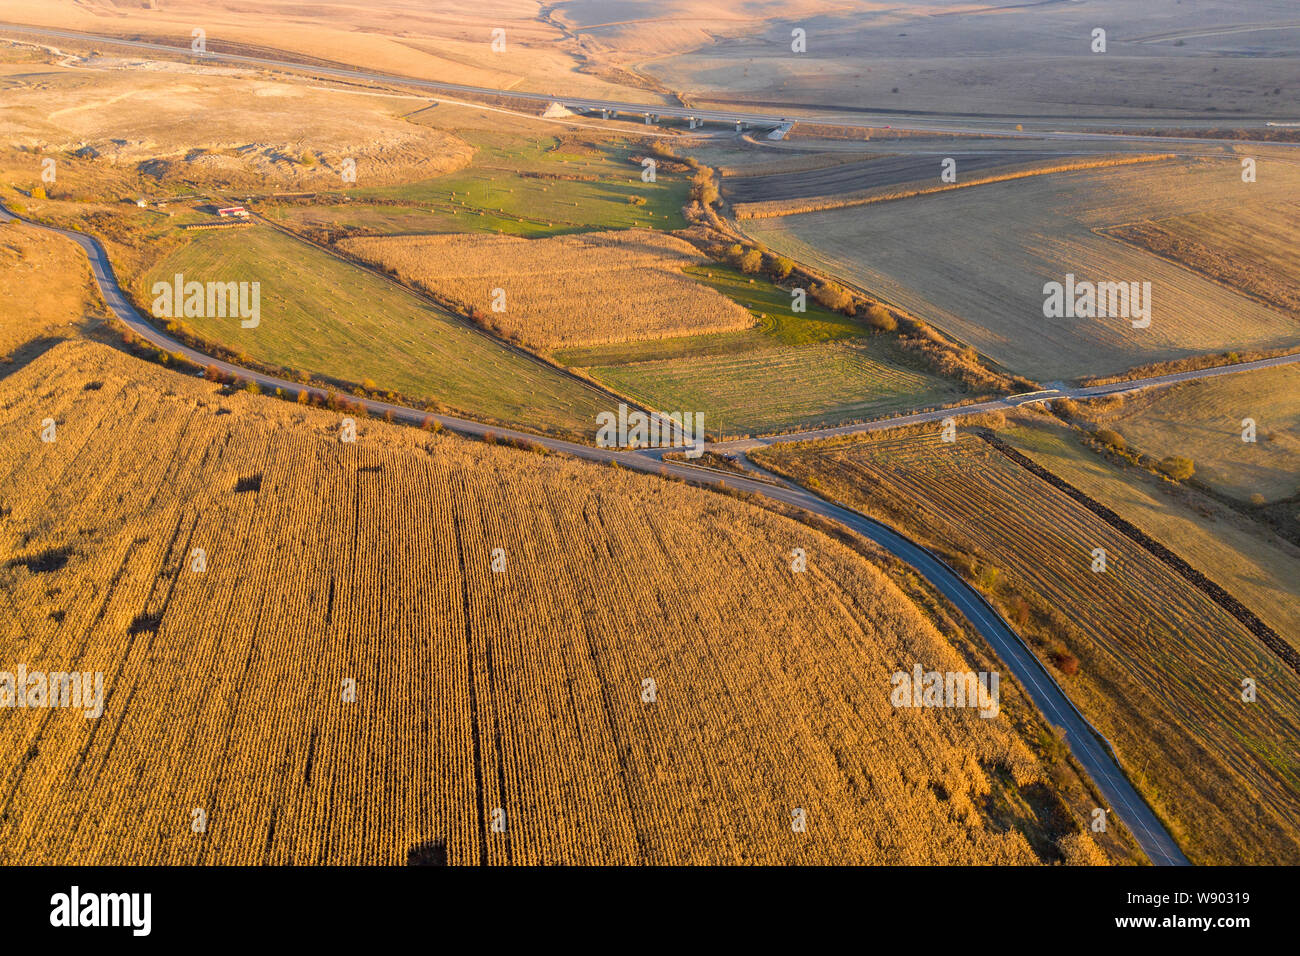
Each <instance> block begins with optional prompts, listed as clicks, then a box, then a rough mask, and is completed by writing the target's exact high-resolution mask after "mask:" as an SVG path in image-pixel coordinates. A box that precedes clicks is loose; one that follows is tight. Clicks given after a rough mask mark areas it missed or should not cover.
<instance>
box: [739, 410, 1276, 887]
mask: <svg viewBox="0 0 1300 956" xmlns="http://www.w3.org/2000/svg"><path fill="white" fill-rule="evenodd" d="M751 455H752V456H753V457H754V458H755V459H756V460H757V461H758V462H759V463H760V464H762V465H763V466H764V467H767V468H771V469H773V470H777V471H779V472H781V473H783V474H787V475H790V476H792V477H794V478H795V480H797V481H799V482H801V483H803V484H808V483H810V482H811V483H812V485H813V486H814V487H817V488H818V489H819V490H820V491H821V493H823V494H825V495H826V496H827V497H830V498H832V499H835V500H838V501H842V502H844V503H846V504H848V505H850V506H851V507H854V508H857V509H858V510H861V511H864V512H866V513H868V514H873V515H876V516H878V517H880V518H881V519H882V520H885V521H887V522H889V523H890V524H892V525H894V526H896V527H899V528H900V529H902V530H903V531H904V532H905V533H907V534H909V535H910V536H912V537H913V538H914V539H916V540H918V541H921V542H922V543H924V544H927V545H928V546H930V547H932V548H934V549H935V550H937V551H939V552H940V553H942V554H945V555H946V556H947V557H948V560H949V561H950V562H951V563H952V564H953V565H954V566H955V567H957V568H958V569H960V570H961V571H962V572H963V574H965V575H966V576H967V577H968V578H969V579H971V580H972V581H973V582H975V583H976V584H977V585H978V586H979V587H980V588H981V589H982V590H984V591H985V592H986V593H987V594H988V595H989V597H990V598H991V600H993V601H994V602H995V603H996V604H998V605H999V607H1000V608H1001V610H1002V612H1003V614H1004V616H1006V618H1007V619H1008V620H1009V621H1011V622H1012V623H1013V625H1014V626H1016V628H1017V630H1019V631H1020V633H1022V634H1023V635H1025V636H1026V638H1027V639H1028V640H1029V641H1030V643H1031V645H1032V646H1034V649H1035V652H1036V653H1038V654H1039V656H1041V657H1042V658H1044V659H1045V660H1047V661H1048V662H1049V663H1050V664H1051V665H1052V666H1053V668H1054V669H1055V670H1056V673H1057V678H1058V680H1059V681H1060V682H1061V684H1062V685H1063V686H1064V688H1065V690H1066V691H1067V693H1069V695H1070V697H1071V698H1072V699H1073V700H1074V701H1075V702H1076V703H1077V704H1078V705H1079V707H1080V708H1081V709H1082V710H1083V712H1084V713H1085V714H1086V715H1087V717H1088V718H1089V719H1090V720H1091V721H1092V722H1093V723H1094V724H1095V725H1096V726H1097V727H1098V728H1099V729H1100V730H1101V732H1102V733H1103V734H1105V735H1106V736H1107V737H1108V738H1110V740H1112V741H1113V742H1114V745H1115V748H1116V750H1117V752H1118V754H1119V759H1120V762H1121V764H1122V765H1123V767H1124V770H1125V772H1126V773H1127V774H1128V776H1129V778H1130V779H1131V780H1132V781H1133V783H1134V785H1135V786H1136V787H1137V789H1138V790H1139V792H1140V793H1141V794H1142V795H1143V796H1144V797H1145V798H1146V800H1147V801H1148V802H1149V803H1150V804H1151V806H1152V808H1153V809H1154V810H1155V811H1156V813H1157V814H1158V815H1159V816H1160V818H1161V820H1162V821H1163V822H1164V823H1165V824H1166V826H1167V827H1168V828H1169V830H1170V832H1171V833H1172V834H1173V835H1174V836H1175V838H1176V839H1177V840H1178V843H1179V845H1180V846H1181V847H1182V848H1183V850H1184V852H1185V853H1186V854H1187V856H1188V858H1189V859H1190V860H1192V862H1193V863H1224V864H1227V863H1290V864H1294V863H1296V862H1297V861H1300V803H1298V802H1297V799H1296V798H1297V793H1298V792H1300V743H1298V742H1300V676H1297V674H1296V673H1295V672H1294V671H1293V670H1291V669H1290V668H1289V667H1288V666H1287V665H1286V664H1285V663H1284V662H1283V661H1282V660H1281V659H1280V658H1279V657H1278V656H1277V655H1276V654H1275V653H1274V652H1273V651H1271V650H1269V649H1268V648H1267V647H1266V646H1265V645H1264V644H1263V643H1262V642H1261V641H1260V639H1259V638H1257V637H1256V636H1255V635H1254V634H1252V633H1251V632H1250V631H1249V630H1247V629H1246V627H1245V626H1244V625H1243V624H1242V623H1240V622H1239V621H1238V620H1237V619H1236V618H1234V617H1233V616H1232V615H1231V614H1229V613H1228V612H1227V611H1226V610H1224V609H1223V608H1222V607H1220V606H1219V605H1218V604H1216V603H1214V602H1213V601H1212V600H1211V599H1210V598H1209V597H1207V596H1206V594H1205V593H1203V592H1202V591H1200V590H1198V589H1197V588H1196V587H1194V586H1193V585H1192V584H1190V583H1189V582H1188V581H1187V580H1185V579H1184V578H1183V577H1180V576H1179V575H1178V574H1177V573H1175V571H1174V570H1172V569H1171V567H1170V566H1169V565H1168V564H1166V563H1164V562H1163V561H1161V560H1160V559H1158V558H1157V557H1155V555H1153V554H1152V553H1151V552H1149V551H1148V550H1145V549H1144V548H1143V547H1141V546H1140V545H1139V544H1138V543H1137V542H1135V541H1134V540H1132V539H1131V538H1130V537H1127V536H1125V535H1124V534H1123V533H1121V532H1120V531H1119V530H1118V529H1117V528H1116V527H1113V526H1112V525H1111V524H1109V523H1107V522H1105V521H1103V520H1102V519H1101V518H1100V517H1099V516H1098V515H1097V514H1095V513H1094V512H1092V511H1090V510H1089V509H1088V508H1086V507H1084V506H1083V505H1082V504H1080V503H1079V502H1078V501H1076V500H1074V499H1072V498H1070V497H1069V496H1067V494H1065V493H1064V492H1063V491H1062V490H1061V489H1060V488H1058V487H1056V486H1054V485H1053V484H1052V483H1050V482H1049V481H1047V480H1044V479H1043V478H1041V477H1039V476H1037V475H1035V474H1034V473H1033V472H1031V471H1029V470H1028V469H1027V468H1025V467H1024V466H1022V465H1020V464H1018V463H1017V462H1015V461H1013V460H1011V459H1010V458H1008V457H1006V456H1005V455H1003V454H1001V453H999V452H998V451H997V450H996V449H995V448H994V447H993V446H991V445H989V444H988V443H986V442H985V441H983V440H981V439H980V438H979V437H977V436H976V435H975V434H973V433H972V432H970V431H961V432H959V436H958V441H957V442H956V443H955V444H946V443H943V442H941V441H940V438H939V428H938V426H937V425H935V426H933V427H931V428H924V429H917V430H913V431H908V432H904V433H901V434H891V433H876V434H875V435H874V436H872V437H871V438H867V439H858V440H835V441H830V442H803V443H793V444H789V445H776V446H771V447H769V448H765V449H762V450H761V451H759V452H756V453H751ZM1097 548H1100V549H1102V550H1103V551H1104V552H1105V557H1106V562H1107V564H1106V570H1105V571H1104V572H1095V571H1093V565H1094V563H1095V561H1096V556H1095V555H1094V553H1093V552H1094V549H1097ZM1204 570H1205V572H1206V573H1209V574H1211V576H1213V575H1214V571H1215V569H1214V568H1207V569H1204ZM1247 677H1249V678H1252V679H1254V680H1255V681H1256V683H1257V687H1258V689H1259V690H1258V699H1257V700H1255V701H1254V702H1251V703H1246V702H1244V701H1243V700H1242V696H1241V692H1242V680H1243V678H1247Z"/></svg>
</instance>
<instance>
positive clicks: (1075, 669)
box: [1052, 647, 1079, 674]
mask: <svg viewBox="0 0 1300 956" xmlns="http://www.w3.org/2000/svg"><path fill="white" fill-rule="evenodd" d="M1052 663H1053V664H1054V665H1055V666H1056V669H1057V670H1058V671H1060V672H1061V673H1062V674H1077V673H1079V659H1078V658H1077V657H1075V656H1074V655H1073V654H1071V653H1070V652H1069V651H1067V650H1066V649H1065V648H1063V647H1058V648H1057V649H1056V650H1054V651H1052Z"/></svg>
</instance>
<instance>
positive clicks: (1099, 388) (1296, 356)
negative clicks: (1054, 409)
mask: <svg viewBox="0 0 1300 956" xmlns="http://www.w3.org/2000/svg"><path fill="white" fill-rule="evenodd" d="M1296 362H1300V352H1291V353H1289V354H1287V355H1276V356H1273V357H1272V358H1263V359H1256V360H1254V361H1252V362H1238V363H1236V364H1235V365H1221V366H1218V367H1216V368H1202V369H1193V370H1191V371H1186V372H1170V373H1169V374H1168V375H1153V376H1150V377H1149V378H1135V379H1130V380H1128V381H1124V382H1112V383H1110V384H1109V385H1089V386H1086V387H1082V386H1080V387H1069V386H1067V387H1065V388H1045V389H1042V390H1040V391H1036V392H1023V393H1021V394H1018V395H1007V396H1005V397H1003V398H995V399H991V400H990V401H987V402H974V403H972V404H970V405H958V406H956V407H953V408H936V409H932V410H930V411H925V412H915V413H913V414H911V415H898V416H895V417H893V418H886V419H882V420H881V421H876V422H863V423H860V424H856V425H835V426H832V427H830V428H814V429H810V430H808V431H803V432H786V433H784V434H781V435H771V436H765V437H763V438H738V439H736V440H734V441H724V442H713V443H711V444H710V445H709V450H710V451H717V452H722V453H724V454H725V453H735V452H740V451H747V450H748V449H750V448H761V447H763V446H764V445H777V444H781V443H783V442H792V441H810V440H812V439H817V438H834V437H837V436H840V435H855V434H860V433H863V432H874V431H882V430H884V429H886V428H899V427H901V426H905V425H920V424H924V423H925V422H939V421H943V419H945V418H948V417H952V418H962V417H964V416H968V415H978V414H980V413H982V412H1006V411H1011V410H1012V409H1015V408H1019V407H1020V406H1021V405H1033V404H1035V403H1038V402H1050V401H1051V400H1052V399H1055V398H1073V399H1087V398H1097V397H1099V396H1102V395H1120V394H1125V393H1128V392H1139V391H1142V390H1143V389H1147V388H1161V387H1163V386H1165V385H1176V384H1178V383H1179V382H1192V381H1197V380H1199V379H1206V378H1216V377H1218V376H1220V375H1236V374H1238V373H1239V372H1251V371H1255V370H1256V369H1261V368H1273V367H1275V366H1278V365H1294V364H1295V363H1296ZM669 451H672V449H671V448H666V449H656V450H655V451H654V452H648V453H652V454H655V455H656V456H657V457H662V456H663V454H664V453H665V452H669Z"/></svg>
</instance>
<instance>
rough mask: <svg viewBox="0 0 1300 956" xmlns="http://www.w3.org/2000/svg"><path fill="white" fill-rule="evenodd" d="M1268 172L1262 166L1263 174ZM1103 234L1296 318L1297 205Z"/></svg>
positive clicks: (1263, 204) (1299, 284) (1243, 206)
mask: <svg viewBox="0 0 1300 956" xmlns="http://www.w3.org/2000/svg"><path fill="white" fill-rule="evenodd" d="M1271 171H1272V170H1271V169H1269V168H1268V167H1267V166H1266V167H1265V174H1268V173H1270V172H1271ZM1106 232H1107V234H1108V235H1111V236H1114V237H1115V238H1117V239H1123V240H1124V241H1126V242H1131V243H1132V244H1133V245H1135V246H1138V247H1139V248H1142V249H1145V250H1147V251H1148V252H1152V253H1155V254H1156V255H1158V256H1160V257H1162V258H1164V259H1169V260H1170V261H1172V262H1177V263H1178V264H1180V265H1182V266H1186V267H1187V268H1188V269H1191V270H1192V271H1193V272H1198V273H1200V274H1201V275H1203V276H1206V277H1207V278H1210V279H1213V280H1215V281H1216V282H1219V283H1221V284H1223V285H1226V286H1228V287H1230V288H1232V289H1235V290H1237V291H1238V292H1241V293H1242V294H1244V295H1248V296H1250V297H1251V298H1253V299H1256V300H1258V301H1260V302H1264V303H1266V304H1268V305H1271V306H1274V307H1276V308H1278V309H1281V310H1282V311H1283V312H1288V313H1290V314H1291V315H1293V316H1300V279H1298V278H1297V274H1300V254H1298V253H1297V252H1296V248H1297V245H1300V204H1297V203H1294V202H1292V203H1286V202H1277V201H1276V200H1270V199H1246V200H1242V201H1238V202H1234V203H1233V204H1232V205H1231V207H1228V208H1223V209H1216V210H1214V211H1213V212H1196V213H1188V214H1186V215H1183V216H1172V217H1170V218H1168V219H1157V220H1144V221H1141V222H1133V223H1125V224H1123V225H1119V226H1115V227H1114V228H1112V229H1108V230H1106Z"/></svg>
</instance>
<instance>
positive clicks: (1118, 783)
mask: <svg viewBox="0 0 1300 956" xmlns="http://www.w3.org/2000/svg"><path fill="white" fill-rule="evenodd" d="M16 218H18V217H15V216H13V215H12V214H11V213H10V212H9V211H8V210H7V209H5V208H4V206H2V205H0V221H9V220H13V219H16ZM21 221H24V222H26V220H21ZM28 225H30V226H33V227H35V228H38V229H46V230H48V231H51V232H55V233H58V234H59V235H62V236H66V237H67V238H69V239H71V240H72V241H73V242H75V243H77V245H79V246H80V247H81V248H82V249H83V250H84V251H85V253H86V255H87V257H88V258H89V260H90V265H91V270H92V272H93V273H94V276H95V282H96V284H98V286H99V289H100V292H101V293H102V295H103V297H104V301H105V303H106V304H107V305H108V307H109V309H110V310H112V312H113V314H114V315H115V316H117V318H119V319H120V320H121V321H122V322H124V323H125V324H126V325H127V326H128V327H129V328H130V329H131V330H132V331H134V332H135V333H136V334H138V335H139V336H140V337H141V338H142V339H145V340H146V341H148V342H151V343H153V344H154V345H156V346H158V347H160V348H163V349H166V350H167V351H169V352H177V353H180V354H181V355H184V356H185V357H186V358H188V359H190V360H191V361H193V362H195V363H197V364H199V365H213V366H216V367H217V368H218V369H220V370H221V371H223V372H225V373H227V374H230V375H238V376H239V377H240V378H242V379H244V380H245V381H250V382H256V383H257V384H258V385H259V386H260V387H262V388H264V389H275V388H284V389H289V390H292V391H294V392H297V391H299V390H301V389H302V388H303V386H302V385H301V384H299V383H297V382H292V381H289V380H287V379H281V378H276V377H275V376H272V375H266V374H264V373H262V372H258V371H255V370H253V369H246V368H241V367H239V366H237V365H232V364H230V363H229V362H223V361H219V360H216V359H213V358H211V357H209V356H207V355H204V354H203V353H201V352H198V351H196V350H194V349H192V348H190V347H189V346H187V345H184V344H183V343H181V342H178V341H176V340H175V339H172V338H171V337H170V336H168V335H166V334H165V333H163V332H160V331H159V330H158V329H156V328H154V327H153V325H151V324H150V323H149V322H148V321H147V320H146V319H145V318H144V317H143V316H141V315H140V314H139V313H138V312H137V311H136V310H135V308H134V307H133V306H132V305H131V303H130V302H128V301H127V299H126V296H125V295H124V294H123V292H122V288H121V286H120V285H119V284H118V281H117V278H116V276H115V275H114V274H113V267H112V264H111V263H110V262H109V259H108V255H107V253H106V252H105V250H104V247H103V246H102V245H101V244H100V243H99V241H98V240H96V239H95V238H93V237H91V236H88V235H86V234H84V233H80V232H75V231H72V230H67V229H58V228H55V227H52V226H44V225H39V224H36V223H28ZM313 391H314V392H315V393H316V394H317V395H322V394H323V393H321V392H320V390H318V389H314V390H313ZM359 401H361V402H362V403H363V404H364V405H365V406H366V408H367V410H368V411H369V412H370V413H371V414H377V415H383V414H385V413H391V414H392V417H393V418H394V419H395V420H397V421H403V422H408V423H413V424H419V423H420V422H422V421H423V420H424V419H425V418H426V413H425V412H423V411H421V410H418V409H412V408H406V407H404V406H401V405H391V404H389V403H387V402H381V401H377V400H375V399H360V400H359ZM427 417H429V418H431V419H433V420H435V421H437V422H439V423H441V424H442V425H443V427H444V428H446V429H448V430H449V431H454V432H457V433H459V434H463V435H469V436H477V437H482V436H484V435H485V434H487V433H489V432H491V433H493V434H495V435H498V436H500V437H509V438H519V439H525V440H527V441H529V442H532V443H534V444H537V445H541V446H543V447H545V448H548V449H550V450H551V451H555V452H560V453H563V454H567V455H572V456H574V457H575V458H581V459H584V460H587V461H594V462H603V463H608V462H617V463H618V464H619V465H620V466H622V467H624V468H628V469H632V470H635V471H641V472H648V473H652V474H653V473H661V474H662V473H666V474H672V475H675V476H676V477H679V478H682V479H684V480H686V481H689V482H691V483H693V484H697V485H706V486H716V485H721V484H724V483H725V484H726V485H727V486H728V487H730V488H735V489H739V490H743V491H748V492H752V493H754V494H757V495H764V496H766V497H768V498H771V499H774V500H776V501H781V502H784V503H786V504H789V505H793V506H795V507H798V508H802V509H804V510H806V511H809V512H812V513H813V514H817V515H821V516H822V517H824V518H828V519H830V520H832V521H836V522H839V523H840V524H842V525H843V526H844V527H846V528H849V529H850V530H851V531H854V532H856V533H858V534H861V535H862V536H864V537H866V538H868V539H869V540H871V541H874V542H875V543H876V544H878V545H879V546H880V547H882V548H883V549H885V550H886V551H888V552H889V553H891V554H893V555H895V556H897V557H898V558H900V559H901V560H903V561H904V562H906V563H907V564H909V565H911V566H912V567H913V568H915V569H916V571H917V573H919V574H920V575H921V576H922V577H924V578H925V579H926V580H927V581H929V582H930V583H931V585H933V586H934V587H935V588H936V589H937V590H938V591H939V592H940V593H941V594H943V595H944V596H945V597H947V598H948V599H949V600H950V601H952V602H953V604H954V605H955V606H956V607H957V609H958V610H959V611H960V612H961V613H962V614H963V615H964V616H965V617H966V619H967V620H968V621H970V623H971V625H972V626H973V627H974V628H975V629H976V630H977V631H978V632H979V633H980V634H981V635H982V636H983V637H984V638H985V640H987V641H988V642H989V644H990V645H991V646H992V648H993V650H994V651H995V652H996V654H997V655H998V657H999V658H1000V659H1001V660H1002V662H1003V664H1004V665H1005V666H1006V667H1007V668H1008V669H1009V670H1010V671H1011V673H1012V674H1014V675H1015V676H1016V678H1017V679H1018V680H1019V681H1020V683H1021V685H1022V686H1023V687H1024V688H1025V690H1026V691H1027V692H1028V694H1029V696H1030V698H1031V699H1032V700H1033V701H1034V704H1035V705H1036V706H1037V707H1038V709H1039V710H1040V711H1041V712H1042V713H1043V715H1044V716H1045V717H1046V718H1047V720H1049V721H1050V722H1051V723H1052V724H1054V725H1055V726H1057V727H1060V728H1061V729H1062V730H1063V731H1064V736H1065V741H1066V743H1067V745H1068V746H1069V748H1070V751H1071V753H1072V754H1073V755H1074V757H1075V758H1076V759H1077V760H1078V762H1079V763H1080V765H1081V766H1082V767H1083V768H1084V770H1085V771H1086V772H1087V773H1088V774H1089V776H1090V777H1091V778H1092V780H1093V782H1094V784H1095V785H1096V787H1097V789H1098V791H1099V792H1100V793H1101V795H1102V798H1103V799H1104V800H1105V801H1106V802H1107V803H1108V804H1109V808H1108V810H1109V812H1111V813H1112V814H1114V815H1115V816H1118V818H1119V819H1120V820H1122V821H1123V823H1124V824H1125V825H1126V826H1127V827H1128V829H1129V832H1131V833H1132V834H1133V836H1134V838H1135V839H1136V840H1137V842H1138V845H1139V846H1140V847H1141V848H1142V851H1143V852H1144V853H1145V854H1146V855H1147V858H1148V859H1150V860H1151V862H1153V863H1155V864H1158V865H1187V864H1188V860H1187V858H1186V857H1185V856H1183V854H1182V851H1181V850H1179V848H1178V845H1177V844H1176V843H1175V842H1174V840H1173V838H1172V837H1171V836H1170V835H1169V833H1168V831H1166V830H1165V828H1164V826H1163V825H1162V824H1161V823H1160V821H1159V820H1158V819H1157V818H1156V816H1155V814H1154V813H1153V812H1152V811H1151V809H1150V808H1149V807H1148V806H1147V805H1146V803H1145V802H1144V801H1143V800H1142V798H1141V797H1140V796H1139V795H1138V793H1137V791H1136V790H1135V789H1134V788H1133V785H1132V784H1131V783H1130V782H1129V780H1128V778H1127V777H1125V776H1124V773H1123V771H1122V770H1121V769H1120V767H1119V765H1118V762H1117V761H1116V759H1115V757H1114V754H1113V751H1112V748H1111V746H1110V743H1109V741H1107V740H1106V739H1105V738H1104V737H1102V736H1101V734H1100V733H1099V732H1097V731H1096V730H1095V729H1094V728H1093V727H1092V725H1091V724H1089V723H1088V721H1087V719H1086V718H1085V717H1084V716H1083V714H1082V713H1081V712H1080V711H1079V709H1078V708H1077V707H1075V706H1074V704H1073V702H1072V701H1071V700H1070V699H1069V697H1068V696H1067V695H1066V693H1065V691H1064V690H1062V689H1061V687H1060V685H1058V684H1057V683H1056V681H1055V680H1054V679H1053V678H1052V676H1051V675H1050V673H1048V671H1047V669H1046V668H1045V667H1044V665H1043V664H1042V662H1040V661H1039V660H1038V658H1037V657H1035V656H1034V654H1033V653H1032V652H1031V651H1030V650H1029V649H1028V647H1027V646H1026V645H1025V643H1024V641H1023V640H1022V639H1021V638H1020V636H1019V635H1018V634H1016V632H1015V631H1014V630H1012V628H1011V626H1010V625H1009V624H1007V623H1006V621H1004V620H1003V619H1002V618H1001V616H1000V615H998V613H997V612H996V611H995V610H994V609H993V608H992V606H991V605H989V603H988V602H987V601H986V600H985V599H984V598H983V597H982V596H981V595H980V594H979V592H977V591H976V590H975V589H974V588H972V587H971V586H970V585H968V584H967V583H966V582H965V581H964V580H962V578H961V577H960V576H959V575H958V574H957V573H956V572H955V571H954V570H953V569H952V568H950V567H948V565H947V564H945V563H944V562H943V561H942V560H940V559H939V558H938V557H936V556H935V555H934V554H932V553H931V552H929V551H927V550H926V549H925V548H923V547H921V546H920V545H918V544H916V543H914V542H912V541H910V540H908V539H907V538H905V537H904V536H902V535H900V534H899V533H898V532H896V531H894V530H892V529H891V528H888V527H886V526H885V525H883V524H880V523H879V522H877V521H873V520H872V519H870V518H867V517H866V516H864V515H861V514H859V513H857V512H855V511H850V510H849V509H847V508H842V507H840V506H838V505H835V504H832V503H830V502H828V501H826V500H824V499H822V498H819V497H817V496H816V495H814V494H812V493H811V492H809V491H807V490H806V489H803V488H800V487H798V486H795V485H790V484H783V485H776V486H774V485H771V484H768V483H766V482H762V481H755V480H752V479H748V478H744V477H741V476H730V475H728V476H725V477H724V476H721V475H719V474H717V473H716V472H708V471H704V470H702V469H699V468H693V467H691V466H689V465H681V464H676V463H673V462H669V461H662V460H660V459H659V458H658V457H657V456H655V455H653V454H646V453H643V452H635V451H618V450H615V449H610V448H597V447H592V446H588V445H580V444H576V443H573V442H566V441H561V440H559V439H555V438H546V437H539V436H536V435H532V434H528V433H526V432H517V431H513V430H510V429H504V428H498V427H492V426H489V425H484V424H482V423H480V422H474V421H469V420H467V419H461V418H455V417H452V416H448V415H432V414H429V415H427ZM800 437H806V436H800Z"/></svg>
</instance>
